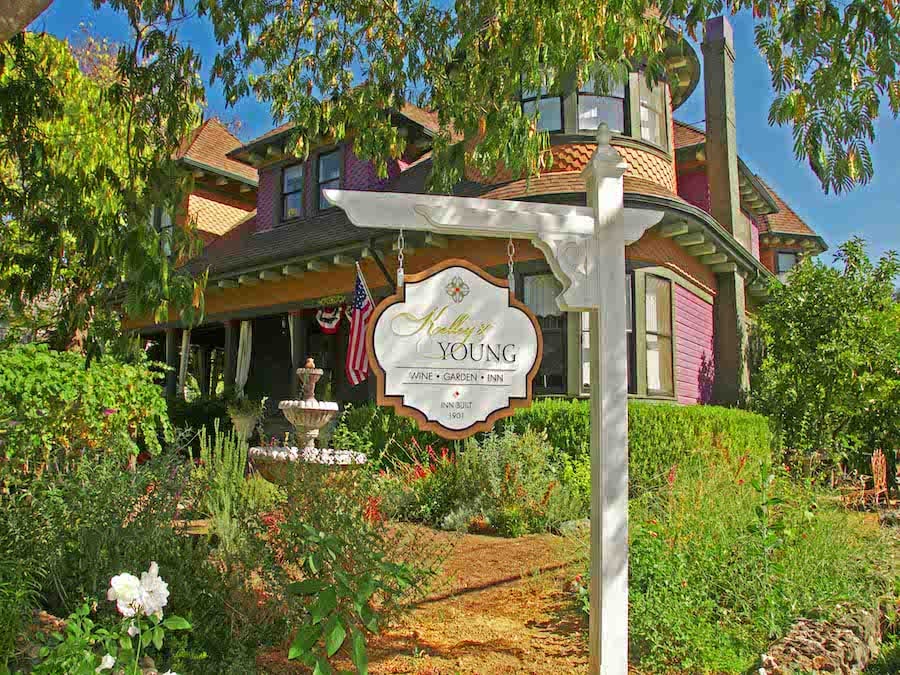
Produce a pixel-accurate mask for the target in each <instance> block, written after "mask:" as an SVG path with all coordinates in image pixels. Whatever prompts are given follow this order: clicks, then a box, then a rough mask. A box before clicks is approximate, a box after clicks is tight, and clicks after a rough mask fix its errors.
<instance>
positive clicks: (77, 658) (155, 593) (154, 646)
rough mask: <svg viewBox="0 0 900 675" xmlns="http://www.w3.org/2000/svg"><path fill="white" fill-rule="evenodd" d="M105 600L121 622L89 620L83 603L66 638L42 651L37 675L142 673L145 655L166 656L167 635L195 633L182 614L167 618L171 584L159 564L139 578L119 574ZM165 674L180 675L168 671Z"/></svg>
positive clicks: (57, 636) (69, 623) (88, 609)
mask: <svg viewBox="0 0 900 675" xmlns="http://www.w3.org/2000/svg"><path fill="white" fill-rule="evenodd" d="M106 597H107V599H108V600H109V601H111V602H115V603H116V609H117V610H118V612H119V614H121V615H122V617H123V618H122V620H120V621H118V622H117V623H115V624H114V625H112V626H109V627H105V626H103V625H101V624H97V623H95V622H94V621H93V620H92V619H91V618H90V614H91V607H90V606H89V605H87V604H85V605H82V606H81V607H80V608H79V609H78V610H76V611H75V612H74V613H73V614H72V615H70V616H69V618H68V619H67V620H66V628H65V634H60V633H54V634H52V635H51V636H50V639H49V642H48V644H46V645H45V646H43V647H42V648H41V650H40V657H41V661H40V663H39V664H37V665H36V666H35V668H34V670H33V672H34V673H39V674H40V673H46V674H48V675H49V674H51V673H52V674H58V673H71V674H72V675H81V674H84V675H90V674H92V673H103V672H105V671H111V672H115V673H117V674H121V675H140V674H141V673H142V672H143V670H142V667H141V664H142V662H143V661H142V657H143V659H144V660H146V659H147V658H148V656H149V655H150V654H155V655H157V657H160V656H162V655H163V646H164V645H165V638H166V633H167V632H168V631H183V630H190V629H191V624H190V623H188V622H187V621H186V620H184V619H182V618H181V617H179V616H170V617H168V618H165V619H164V618H163V608H164V607H165V606H166V604H168V598H169V586H168V584H167V583H166V582H165V581H163V579H161V578H160V576H159V567H158V565H157V564H156V563H155V562H152V563H150V569H149V570H148V571H147V572H143V573H141V578H140V579H138V578H137V577H136V576H134V575H133V574H129V573H127V572H123V573H121V574H117V575H116V576H114V577H113V578H112V579H110V582H109V590H108V591H107V595H106ZM154 665H155V663H154ZM113 669H115V670H113ZM163 675H177V673H175V672H173V671H171V670H169V671H167V672H166V673H163Z"/></svg>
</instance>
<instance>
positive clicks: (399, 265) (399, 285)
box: [397, 227, 406, 290]
mask: <svg viewBox="0 0 900 675" xmlns="http://www.w3.org/2000/svg"><path fill="white" fill-rule="evenodd" d="M405 243H406V242H405V241H404V240H403V228H402V227H401V228H400V234H399V235H398V236H397V290H400V289H401V288H403V245H404V244H405Z"/></svg>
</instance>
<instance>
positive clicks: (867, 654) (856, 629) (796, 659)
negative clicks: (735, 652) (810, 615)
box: [757, 607, 881, 675]
mask: <svg viewBox="0 0 900 675" xmlns="http://www.w3.org/2000/svg"><path fill="white" fill-rule="evenodd" d="M838 609H839V610H841V609H843V610H844V613H843V614H841V618H840V619H838V620H836V621H825V620H814V619H807V618H802V619H798V620H797V621H796V622H795V623H794V625H793V626H792V627H791V630H790V631H788V633H787V635H785V636H784V637H783V638H781V639H780V640H777V641H776V642H774V643H773V644H772V645H770V647H769V650H768V652H767V653H766V654H763V655H762V658H761V664H760V668H759V670H758V671H757V672H758V674H759V675H789V674H790V673H860V672H862V671H863V669H864V668H865V667H866V666H867V665H868V664H869V662H870V661H872V660H873V659H874V658H875V657H877V656H878V652H879V649H880V647H881V616H880V612H876V611H873V610H860V609H852V608H850V607H839V608H838Z"/></svg>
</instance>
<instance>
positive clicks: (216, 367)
mask: <svg viewBox="0 0 900 675" xmlns="http://www.w3.org/2000/svg"><path fill="white" fill-rule="evenodd" d="M221 372H222V354H221V352H220V351H219V350H218V349H213V350H212V372H211V373H210V376H209V393H210V395H211V396H215V395H216V390H217V389H218V388H219V373H221Z"/></svg>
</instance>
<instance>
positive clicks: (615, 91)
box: [578, 80, 625, 134]
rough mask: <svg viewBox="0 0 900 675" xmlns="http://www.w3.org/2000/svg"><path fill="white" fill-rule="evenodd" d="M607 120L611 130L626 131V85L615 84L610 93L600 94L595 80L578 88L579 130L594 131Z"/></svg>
mask: <svg viewBox="0 0 900 675" xmlns="http://www.w3.org/2000/svg"><path fill="white" fill-rule="evenodd" d="M601 122H606V124H607V126H608V127H609V129H610V131H614V132H616V133H620V134H621V133H624V132H625V85H624V84H623V83H618V84H614V85H613V86H612V87H611V88H610V90H609V93H606V94H602V95H601V94H598V93H597V86H596V85H595V83H594V81H593V80H588V81H587V82H585V83H584V84H583V85H582V86H581V88H580V89H579V90H578V130H579V131H592V130H594V129H596V128H597V127H598V126H600V123H601Z"/></svg>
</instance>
